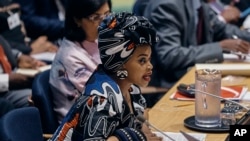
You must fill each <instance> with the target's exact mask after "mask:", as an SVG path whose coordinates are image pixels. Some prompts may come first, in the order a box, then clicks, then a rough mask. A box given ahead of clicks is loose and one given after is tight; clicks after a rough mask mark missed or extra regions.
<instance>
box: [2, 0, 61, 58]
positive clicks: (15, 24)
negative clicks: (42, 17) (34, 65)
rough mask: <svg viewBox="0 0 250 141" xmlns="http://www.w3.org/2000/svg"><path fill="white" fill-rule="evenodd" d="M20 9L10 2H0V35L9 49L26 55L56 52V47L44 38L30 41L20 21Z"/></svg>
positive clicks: (3, 0) (4, 0) (9, 0)
mask: <svg viewBox="0 0 250 141" xmlns="http://www.w3.org/2000/svg"><path fill="white" fill-rule="evenodd" d="M20 8H21V7H20V5H19V4H17V3H16V2H13V1H12V0H8V1H6V0H0V34H1V35H2V36H3V37H4V38H5V40H7V41H8V43H9V44H10V46H11V48H13V49H17V50H19V51H21V52H22V53H23V54H27V55H31V54H37V53H42V52H56V51H57V46H56V45H54V44H53V43H52V42H50V41H48V39H47V37H46V36H39V37H37V38H34V39H33V40H31V39H30V38H29V37H28V36H27V35H26V30H25V27H24V24H23V21H22V20H21V19H20V14H21V12H20V11H21V10H20Z"/></svg>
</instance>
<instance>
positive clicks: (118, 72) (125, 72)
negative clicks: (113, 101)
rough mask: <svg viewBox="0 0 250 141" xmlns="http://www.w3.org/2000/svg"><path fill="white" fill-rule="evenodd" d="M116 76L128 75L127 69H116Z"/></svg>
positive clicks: (120, 77)
mask: <svg viewBox="0 0 250 141" xmlns="http://www.w3.org/2000/svg"><path fill="white" fill-rule="evenodd" d="M116 76H117V77H118V78H119V79H125V78H126V77H128V71H127V70H125V69H122V70H118V71H117V72H116Z"/></svg>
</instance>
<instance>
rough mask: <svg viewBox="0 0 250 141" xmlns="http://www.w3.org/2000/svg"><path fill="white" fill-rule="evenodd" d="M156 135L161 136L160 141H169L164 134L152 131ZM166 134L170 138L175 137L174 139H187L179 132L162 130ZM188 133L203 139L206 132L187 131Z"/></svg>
mask: <svg viewBox="0 0 250 141" xmlns="http://www.w3.org/2000/svg"><path fill="white" fill-rule="evenodd" d="M154 133H155V134H156V135H157V136H159V137H162V138H163V140H162V141H171V140H170V139H169V138H167V137H166V136H164V135H162V134H161V133H160V132H154ZM164 133H166V134H167V135H169V136H170V137H171V138H173V139H175V140H176V141H188V140H187V139H186V138H185V137H184V136H183V135H182V134H181V133H176V132H164ZM188 134H189V135H191V136H193V137H195V138H196V139H198V140H200V141H205V140H206V136H207V134H202V133H188Z"/></svg>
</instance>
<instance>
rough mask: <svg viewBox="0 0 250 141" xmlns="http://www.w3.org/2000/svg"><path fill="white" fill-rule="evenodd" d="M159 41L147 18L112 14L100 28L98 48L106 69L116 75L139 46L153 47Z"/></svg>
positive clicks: (125, 13) (127, 14) (123, 13)
mask: <svg viewBox="0 0 250 141" xmlns="http://www.w3.org/2000/svg"><path fill="white" fill-rule="evenodd" d="M157 40H158V38H157V36H156V32H155V30H154V28H153V26H152V24H151V23H150V22H149V21H148V19H147V18H145V17H142V16H135V15H133V14H131V13H127V12H122V13H116V14H111V16H108V17H107V18H106V19H104V20H103V22H102V23H101V25H100V27H99V39H98V46H99V50H100V55H101V60H102V64H103V66H104V69H105V70H106V71H107V72H109V73H115V72H116V71H117V70H118V69H119V68H120V67H121V66H122V64H124V63H125V62H126V61H127V60H128V59H129V57H130V56H131V55H132V54H133V52H134V50H135V48H136V47H137V46H138V45H141V44H149V45H150V46H153V45H154V44H155V43H156V42H157Z"/></svg>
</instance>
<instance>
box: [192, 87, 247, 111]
mask: <svg viewBox="0 0 250 141" xmlns="http://www.w3.org/2000/svg"><path fill="white" fill-rule="evenodd" d="M187 90H190V91H194V92H199V93H202V94H205V95H209V96H212V97H216V98H219V99H221V100H224V101H228V102H231V103H234V104H236V105H239V106H240V107H242V108H244V109H245V110H247V111H249V110H250V109H249V108H248V107H246V106H244V105H242V104H240V103H238V102H235V101H233V100H229V99H226V98H223V97H221V96H217V95H213V94H211V93H208V92H204V91H200V90H197V89H194V88H191V87H187Z"/></svg>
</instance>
